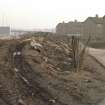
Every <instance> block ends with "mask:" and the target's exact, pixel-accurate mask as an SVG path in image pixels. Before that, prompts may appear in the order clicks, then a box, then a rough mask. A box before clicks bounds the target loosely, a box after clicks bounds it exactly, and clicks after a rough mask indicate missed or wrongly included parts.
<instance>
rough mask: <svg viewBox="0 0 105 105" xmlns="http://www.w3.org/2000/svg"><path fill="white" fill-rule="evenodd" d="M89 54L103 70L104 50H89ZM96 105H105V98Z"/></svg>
mask: <svg viewBox="0 0 105 105" xmlns="http://www.w3.org/2000/svg"><path fill="white" fill-rule="evenodd" d="M89 54H90V55H91V56H93V57H94V58H95V59H96V60H97V61H98V62H100V64H101V65H103V67H104V68H105V50H104V49H94V48H89ZM97 105H105V98H104V99H103V100H102V101H101V102H100V103H98V104H97Z"/></svg>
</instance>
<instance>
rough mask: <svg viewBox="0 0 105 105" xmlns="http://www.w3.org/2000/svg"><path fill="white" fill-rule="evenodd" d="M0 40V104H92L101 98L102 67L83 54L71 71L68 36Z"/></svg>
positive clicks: (104, 85) (104, 91) (103, 93)
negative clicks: (81, 61)
mask: <svg viewBox="0 0 105 105" xmlns="http://www.w3.org/2000/svg"><path fill="white" fill-rule="evenodd" d="M32 45H33V43H30V42H24V43H20V41H8V42H7V41H4V42H3V43H2V42H1V43H0V105H18V104H22V105H96V104H97V103H99V102H100V101H101V100H102V99H103V98H104V97H105V78H104V77H105V70H104V68H102V67H101V66H100V65H99V64H98V63H97V62H95V61H94V60H93V59H91V58H90V57H88V56H85V60H84V66H83V68H82V69H81V70H80V71H78V72H73V71H72V68H71V67H72V65H71V56H70V51H71V50H70V44H69V43H68V39H62V38H59V39H56V38H53V37H50V38H49V37H36V38H35V42H34V45H37V46H35V47H32Z"/></svg>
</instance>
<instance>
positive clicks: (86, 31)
mask: <svg viewBox="0 0 105 105" xmlns="http://www.w3.org/2000/svg"><path fill="white" fill-rule="evenodd" d="M56 33H57V34H63V35H66V34H69V35H70V34H79V35H83V36H85V37H87V36H92V37H93V38H100V37H102V36H105V16H104V17H98V15H96V16H95V17H88V18H87V19H86V20H85V21H84V22H78V21H74V22H68V23H65V22H63V23H59V24H58V25H57V26H56Z"/></svg>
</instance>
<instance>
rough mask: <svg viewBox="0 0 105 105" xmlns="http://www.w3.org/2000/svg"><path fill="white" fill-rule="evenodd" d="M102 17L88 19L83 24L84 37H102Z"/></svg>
mask: <svg viewBox="0 0 105 105" xmlns="http://www.w3.org/2000/svg"><path fill="white" fill-rule="evenodd" d="M103 20H104V19H103V17H98V15H96V17H88V18H87V19H86V20H85V21H84V23H83V34H84V35H85V36H88V35H90V36H92V37H94V38H98V37H100V36H102V35H103V32H104V22H103Z"/></svg>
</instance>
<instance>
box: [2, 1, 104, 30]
mask: <svg viewBox="0 0 105 105" xmlns="http://www.w3.org/2000/svg"><path fill="white" fill-rule="evenodd" d="M95 14H99V16H103V15H105V3H104V0H0V24H1V25H2V24H4V25H11V26H12V27H13V28H24V29H28V28H29V29H31V28H54V27H55V26H56V24H57V23H59V22H62V21H65V22H68V21H71V20H74V19H77V20H79V21H84V20H85V19H86V18H87V17H88V16H94V15H95ZM3 20H4V21H3Z"/></svg>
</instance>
